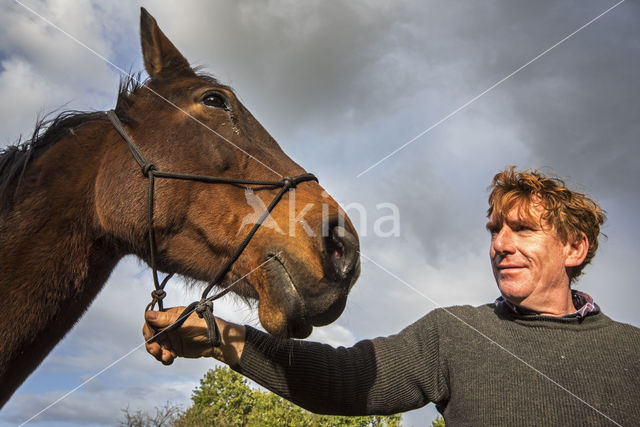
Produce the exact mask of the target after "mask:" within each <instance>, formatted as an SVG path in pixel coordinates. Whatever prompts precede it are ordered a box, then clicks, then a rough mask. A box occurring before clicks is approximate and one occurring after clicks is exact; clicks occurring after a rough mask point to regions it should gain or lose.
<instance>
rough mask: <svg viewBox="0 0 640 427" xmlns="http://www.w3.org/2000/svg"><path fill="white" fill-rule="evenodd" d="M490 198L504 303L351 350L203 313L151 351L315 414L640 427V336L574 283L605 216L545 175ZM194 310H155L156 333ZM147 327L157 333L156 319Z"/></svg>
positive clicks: (435, 316)
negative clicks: (243, 380) (434, 413)
mask: <svg viewBox="0 0 640 427" xmlns="http://www.w3.org/2000/svg"><path fill="white" fill-rule="evenodd" d="M491 188H492V192H491V195H490V197H489V211H488V216H489V222H488V224H487V229H488V230H489V232H490V234H491V244H490V258H491V266H492V269H493V274H494V276H495V279H496V282H497V284H498V288H499V290H500V294H501V295H500V297H499V298H498V299H497V300H496V301H495V302H494V303H491V304H486V305H483V306H480V307H471V306H455V307H449V308H439V309H436V310H434V311H432V312H430V313H428V314H427V315H426V316H424V317H423V318H422V319H420V320H418V321H417V322H416V323H414V324H413V325H411V326H409V327H407V328H406V329H404V330H403V331H402V332H400V333H399V334H397V335H393V336H390V337H386V338H376V339H373V340H365V341H361V342H359V343H357V344H356V345H354V346H353V347H351V348H344V347H340V348H337V349H335V348H333V347H331V346H328V345H324V344H320V343H314V342H306V341H296V340H285V339H278V338H274V337H271V336H269V335H266V334H264V333H262V332H259V331H257V330H255V329H253V328H251V327H249V326H240V325H235V324H231V323H227V322H224V321H222V320H220V319H218V325H219V326H220V329H221V331H222V336H223V339H222V341H223V344H222V346H221V347H220V348H216V349H213V348H211V346H210V345H208V344H207V342H206V325H205V323H204V321H203V320H201V319H199V318H198V317H197V316H193V315H192V316H191V317H190V318H189V319H188V320H187V321H186V323H185V324H184V325H183V326H182V327H181V328H180V329H178V330H177V331H176V332H173V333H170V334H168V337H166V338H164V340H163V341H161V342H160V343H149V344H147V351H149V353H151V354H152V355H154V356H155V357H156V358H157V359H158V360H161V361H162V362H163V363H165V364H169V363H171V362H172V361H173V359H174V358H175V357H178V356H182V357H201V356H213V357H216V358H218V359H219V360H222V361H224V362H225V363H227V364H229V365H230V366H231V367H232V368H233V369H235V370H236V371H238V372H240V373H242V374H244V375H246V376H248V377H250V378H252V379H253V380H255V381H256V382H258V383H259V384H262V385H263V386H265V387H267V388H269V389H271V390H272V391H274V392H276V393H278V394H280V395H281V396H283V397H285V398H287V399H289V400H291V401H293V402H295V403H297V404H299V405H301V406H303V407H305V408H307V409H309V410H311V411H314V412H321V413H331V414H342V415H361V414H391V413H397V412H402V411H407V410H410V409H415V408H418V407H421V406H423V405H426V404H427V403H429V402H435V404H436V406H437V408H438V410H439V411H440V412H441V413H442V414H443V415H444V418H445V421H446V422H447V425H478V424H480V425H607V424H614V425H616V424H617V425H637V423H638V422H640V330H639V329H638V328H635V327H633V326H630V325H626V324H622V323H618V322H614V321H613V320H611V319H610V318H609V317H607V316H606V315H605V314H604V313H602V312H601V310H600V308H599V307H598V305H597V304H595V302H594V301H593V299H592V298H591V297H590V296H589V295H587V294H585V293H583V292H578V291H574V290H572V289H571V287H570V285H571V284H572V282H574V281H575V280H576V279H577V277H578V276H579V275H580V274H581V273H582V270H583V268H584V267H585V265H587V264H588V263H589V262H590V261H591V259H592V258H593V256H594V255H595V252H596V249H597V247H598V235H599V234H600V226H601V225H602V223H603V222H604V213H603V211H602V210H601V209H600V207H599V206H598V204H597V203H596V202H594V201H593V200H591V199H589V198H588V197H586V196H585V195H584V194H581V193H578V192H574V191H571V190H569V189H567V188H566V186H565V185H564V183H563V182H562V181H561V180H559V179H557V178H551V177H547V176H544V175H543V174H541V173H539V172H537V171H528V172H518V171H516V170H515V168H510V169H507V170H505V171H503V172H501V173H499V174H497V175H496V176H495V177H494V180H493V183H492V186H491ZM181 311H182V308H175V309H171V310H168V311H167V312H164V313H157V312H147V314H146V319H147V321H148V322H149V323H150V324H151V325H152V326H153V327H155V328H158V329H159V328H163V327H166V326H168V325H169V324H171V323H172V322H173V321H174V320H175V319H176V318H177V316H178V315H179V313H180V312H181ZM144 335H145V337H146V338H147V339H149V338H150V337H151V336H152V335H153V333H152V331H151V330H150V329H149V327H148V326H146V325H145V328H144Z"/></svg>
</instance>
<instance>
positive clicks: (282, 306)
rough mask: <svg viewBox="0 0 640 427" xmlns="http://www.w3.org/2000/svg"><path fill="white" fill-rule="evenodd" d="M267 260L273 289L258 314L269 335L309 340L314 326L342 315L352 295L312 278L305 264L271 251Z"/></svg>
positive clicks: (262, 299)
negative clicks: (348, 295) (348, 296)
mask: <svg viewBox="0 0 640 427" xmlns="http://www.w3.org/2000/svg"><path fill="white" fill-rule="evenodd" d="M266 258H267V260H268V261H269V262H268V263H267V264H265V270H266V278H267V280H268V282H269V284H270V286H269V290H268V292H267V295H261V297H260V302H259V307H258V308H259V310H258V311H259V314H260V321H261V323H262V325H263V327H264V328H265V329H266V330H267V332H269V333H271V334H272V335H278V336H284V337H293V338H306V337H308V336H309V335H310V334H311V331H312V330H313V327H314V326H322V325H326V324H329V323H331V322H333V321H334V320H335V319H337V318H338V316H339V315H340V314H341V313H342V311H343V310H344V307H345V305H346V300H347V293H348V292H339V291H337V289H336V286H332V284H330V283H329V284H327V283H325V282H324V281H323V280H318V279H317V278H315V279H313V278H311V277H308V276H309V274H308V273H307V272H306V269H305V267H304V264H303V263H302V262H300V261H299V260H296V259H292V258H290V257H288V256H286V255H283V254H282V253H280V252H275V251H274V252H270V253H269V254H267V257H266ZM314 283H315V285H313V284H314ZM310 284H312V285H310ZM307 288H310V289H307ZM317 288H319V289H322V290H320V291H318V290H317Z"/></svg>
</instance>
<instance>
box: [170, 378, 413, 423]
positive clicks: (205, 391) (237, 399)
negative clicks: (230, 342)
mask: <svg viewBox="0 0 640 427" xmlns="http://www.w3.org/2000/svg"><path fill="white" fill-rule="evenodd" d="M191 400H192V401H193V406H192V407H191V408H189V409H187V411H186V412H185V413H184V414H183V416H182V417H181V418H180V419H179V420H178V421H177V422H176V426H180V427H182V426H194V425H195V426H200V425H202V426H204V425H207V426H210V425H225V426H265V427H268V426H309V427H312V426H313V427H316V426H344V427H351V426H358V427H365V426H375V427H384V426H387V427H396V426H400V421H401V415H392V416H368V417H341V416H330V415H319V414H313V413H311V412H309V411H306V410H304V409H302V408H300V407H299V406H296V405H294V404H293V403H291V402H289V401H287V400H285V399H283V398H281V397H279V396H277V395H275V394H273V393H270V392H266V391H262V390H258V389H255V388H251V387H249V385H248V384H247V380H246V379H244V377H242V376H241V375H240V374H238V373H236V372H234V371H232V370H230V369H229V368H226V367H217V368H215V369H212V370H209V371H208V372H207V373H206V374H205V376H204V378H203V379H202V380H200V386H199V387H198V388H196V389H195V390H194V392H193V395H192V396H191Z"/></svg>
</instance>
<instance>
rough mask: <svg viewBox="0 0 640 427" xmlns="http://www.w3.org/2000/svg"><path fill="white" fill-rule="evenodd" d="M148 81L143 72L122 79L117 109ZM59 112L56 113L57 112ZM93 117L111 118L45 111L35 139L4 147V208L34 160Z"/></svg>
mask: <svg viewBox="0 0 640 427" xmlns="http://www.w3.org/2000/svg"><path fill="white" fill-rule="evenodd" d="M143 84H144V82H141V81H140V73H137V74H129V75H128V76H126V77H123V78H121V79H120V85H119V90H118V102H117V107H116V108H117V109H120V110H122V113H126V107H127V103H128V97H129V95H131V94H133V93H134V92H135V91H137V90H138V89H139V88H140V87H142V85H143ZM54 114H55V116H54ZM93 120H108V119H107V115H106V113H105V112H104V111H77V110H67V111H62V112H60V113H58V114H56V112H53V113H48V114H45V115H44V116H42V117H40V118H39V119H38V120H37V122H36V126H35V129H34V130H33V134H32V136H31V139H29V140H27V141H24V142H22V141H21V140H18V142H17V143H16V144H15V145H11V146H8V147H6V148H4V149H2V150H0V208H1V209H4V208H6V207H8V206H9V205H11V204H12V202H13V199H14V195H15V193H16V191H15V190H14V191H13V192H11V191H10V190H11V189H12V188H16V189H17V188H18V186H19V183H20V180H21V178H22V175H23V174H24V171H25V170H26V168H27V165H28V164H29V162H30V161H31V160H34V159H37V158H38V157H39V156H40V155H42V153H44V152H45V151H46V150H47V149H48V148H49V147H51V146H52V145H54V144H55V143H56V142H58V141H60V140H61V139H62V138H63V137H65V136H68V135H74V131H75V129H76V128H77V127H78V126H80V125H82V124H84V123H87V122H90V121H93Z"/></svg>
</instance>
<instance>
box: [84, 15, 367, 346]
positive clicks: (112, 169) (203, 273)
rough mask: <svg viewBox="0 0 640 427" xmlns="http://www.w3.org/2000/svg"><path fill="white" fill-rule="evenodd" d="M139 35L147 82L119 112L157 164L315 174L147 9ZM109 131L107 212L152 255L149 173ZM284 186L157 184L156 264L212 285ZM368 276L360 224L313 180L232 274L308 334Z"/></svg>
mask: <svg viewBox="0 0 640 427" xmlns="http://www.w3.org/2000/svg"><path fill="white" fill-rule="evenodd" d="M140 35H141V42H142V53H143V57H144V65H145V68H146V70H147V72H148V74H149V79H148V80H147V81H146V82H145V83H144V84H143V85H142V84H136V83H135V82H132V81H130V82H129V83H130V84H125V85H124V87H121V93H120V96H119V98H118V103H117V107H116V113H117V115H118V117H119V118H120V119H121V120H122V122H123V123H124V125H125V127H126V129H127V132H128V133H129V135H131V137H132V139H133V140H134V141H135V143H136V145H137V146H138V147H139V149H140V151H141V152H142V153H143V154H144V156H145V157H146V158H147V159H149V161H150V162H151V163H153V165H154V167H155V168H156V169H157V170H160V171H172V172H180V173H189V174H197V175H207V176H217V177H225V178H230V179H238V178H242V179H247V180H258V181H268V180H271V181H273V180H280V179H282V178H283V177H287V176H297V175H300V174H302V173H304V172H305V171H304V170H303V169H302V168H301V167H300V166H299V165H298V164H296V163H295V162H294V161H293V160H292V159H291V158H289V157H288V156H287V155H286V154H285V153H284V152H283V151H282V149H281V148H280V147H279V145H278V143H277V142H276V141H275V140H274V139H273V138H272V137H271V135H269V133H268V132H267V131H266V130H265V129H264V128H263V127H262V125H261V124H260V123H259V122H258V121H257V120H256V119H255V118H254V117H253V116H252V115H251V113H250V112H249V111H248V110H247V109H246V108H245V107H244V105H242V103H241V102H240V101H239V99H238V97H237V96H236V95H235V93H234V91H233V90H232V89H231V88H229V87H228V86H225V85H223V84H221V83H219V82H218V81H217V80H216V79H214V78H212V77H209V76H207V75H204V74H201V73H199V72H197V71H196V70H194V69H193V68H192V67H191V66H190V64H189V63H188V61H187V60H186V59H185V58H184V56H183V55H182V54H181V53H180V52H179V51H178V49H177V48H176V47H175V46H174V45H173V43H172V42H171V41H170V40H169V39H168V38H167V37H166V36H165V35H164V33H163V32H162V31H161V30H160V28H159V27H158V25H157V23H156V21H155V19H154V18H153V17H152V16H151V15H150V14H149V13H147V12H146V10H144V9H142V13H141V19H140ZM127 86H128V87H127ZM107 133H108V136H107V139H108V143H107V144H106V145H105V148H104V150H105V151H104V154H103V162H102V163H101V165H100V167H99V170H98V174H97V178H96V185H95V190H96V193H95V204H96V212H97V218H98V219H99V223H100V227H102V228H103V230H104V231H105V233H106V234H108V235H109V236H110V237H111V238H112V239H114V241H116V242H118V245H119V246H120V247H122V248H126V250H128V251H129V252H132V253H134V254H136V255H137V256H139V257H140V258H142V259H144V260H146V261H147V262H149V258H150V256H151V253H150V249H149V243H148V237H147V228H146V227H147V218H146V215H147V211H148V204H149V200H148V193H147V187H148V184H147V179H146V178H145V176H144V175H143V174H141V171H140V168H139V167H138V165H137V164H136V162H135V161H134V159H133V157H132V155H131V153H130V151H129V149H128V148H127V145H126V144H125V143H124V141H122V138H121V137H120V136H119V135H118V134H117V133H116V131H115V129H108V130H107ZM277 192H278V188H272V187H269V186H257V187H255V186H254V187H244V188H243V186H239V185H222V184H210V183H203V182H192V181H180V180H157V181H156V183H155V190H154V201H153V203H154V205H155V206H154V215H153V224H154V232H155V240H156V245H157V260H156V264H157V267H158V269H159V270H161V271H165V272H172V273H173V272H175V273H178V274H180V275H183V276H185V277H188V278H191V279H195V280H197V281H203V282H208V281H211V280H212V278H213V277H214V276H215V275H216V272H217V271H218V270H219V269H220V268H221V266H222V265H223V264H224V262H225V260H226V259H228V258H229V257H230V256H231V254H232V253H233V252H234V250H235V249H236V248H237V247H238V245H239V244H240V242H241V241H242V239H243V238H244V236H245V235H246V234H247V233H248V232H249V230H250V229H251V226H252V225H253V224H254V223H255V221H256V220H257V218H258V216H259V214H261V213H262V212H263V211H264V208H265V206H266V205H268V204H269V201H270V200H271V199H273V197H274V195H275V194H276V193H277ZM358 274H359V256H358V239H357V235H356V232H355V230H354V227H353V226H352V224H351V222H350V221H349V219H348V218H347V217H346V215H345V213H344V211H343V210H342V209H341V208H340V207H339V206H338V204H337V203H336V202H335V201H334V200H333V199H332V198H331V197H330V196H329V195H328V194H327V193H326V192H325V191H324V190H323V188H322V187H321V186H320V185H319V184H318V183H317V182H314V181H309V182H304V183H300V184H299V185H298V186H297V187H296V188H295V190H293V189H292V190H291V191H289V192H287V193H285V195H284V196H283V198H282V199H281V201H280V202H279V203H278V204H277V205H276V206H275V208H274V209H273V210H272V212H271V214H270V216H269V217H268V218H267V220H266V221H265V222H264V223H263V225H262V226H261V227H260V228H259V229H258V231H257V233H256V234H255V235H254V237H253V239H252V240H251V241H250V243H249V245H248V246H247V247H246V249H245V250H244V251H243V253H242V255H241V256H240V257H239V259H238V260H237V261H236V262H235V263H234V264H233V265H232V267H231V269H230V271H229V273H228V274H227V275H226V277H225V279H226V281H227V282H228V283H231V282H235V281H238V283H237V285H235V286H234V287H233V291H234V292H235V293H236V294H238V295H240V296H241V297H246V298H248V299H255V300H257V301H258V313H259V318H260V322H261V324H262V325H263V327H264V328H265V329H266V330H267V331H268V332H270V333H272V334H275V335H280V336H293V337H301V338H302V337H306V336H308V335H309V334H310V333H311V330H312V327H313V326H320V325H325V324H328V323H330V322H332V321H334V320H335V319H336V318H337V317H338V316H339V315H340V314H341V313H342V311H343V309H344V306H345V303H346V299H347V294H348V293H349V290H350V289H351V287H352V286H353V284H354V282H355V280H356V279H357V277H358Z"/></svg>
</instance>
